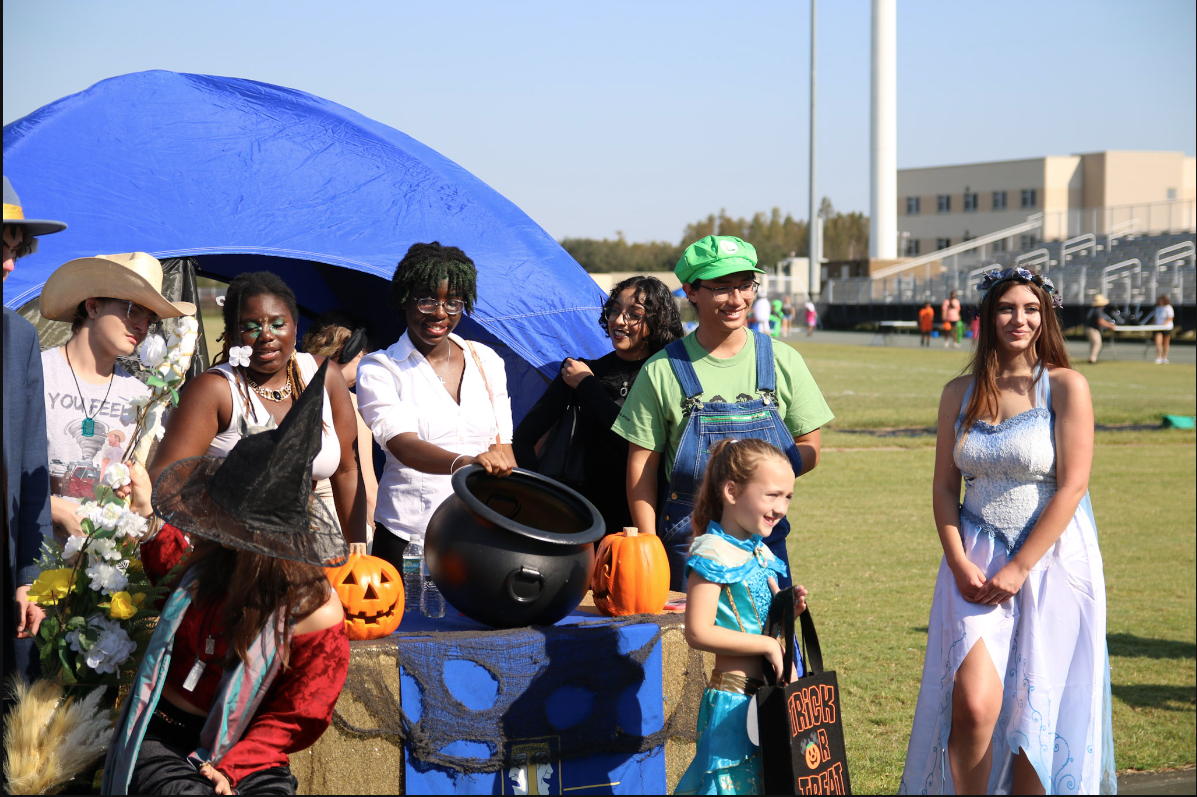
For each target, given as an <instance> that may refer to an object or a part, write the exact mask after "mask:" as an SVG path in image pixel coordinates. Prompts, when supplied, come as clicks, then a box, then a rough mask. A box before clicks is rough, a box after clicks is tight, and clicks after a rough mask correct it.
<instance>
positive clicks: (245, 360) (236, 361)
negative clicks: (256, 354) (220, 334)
mask: <svg viewBox="0 0 1197 797" xmlns="http://www.w3.org/2000/svg"><path fill="white" fill-rule="evenodd" d="M253 351H254V350H253V347H252V346H233V347H232V348H231V349H229V365H231V366H233V367H234V368H236V367H238V366H242V365H244V366H246V367H249V355H251V354H253Z"/></svg>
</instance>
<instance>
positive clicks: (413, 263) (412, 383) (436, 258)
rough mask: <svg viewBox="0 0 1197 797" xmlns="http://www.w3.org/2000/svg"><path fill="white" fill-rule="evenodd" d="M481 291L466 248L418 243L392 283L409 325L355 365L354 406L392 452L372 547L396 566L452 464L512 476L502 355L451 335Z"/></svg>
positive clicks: (441, 492) (418, 535) (440, 493)
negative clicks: (355, 401)
mask: <svg viewBox="0 0 1197 797" xmlns="http://www.w3.org/2000/svg"><path fill="white" fill-rule="evenodd" d="M476 293H477V270H476V269H475V267H474V262H473V261H472V260H470V258H469V257H467V256H466V254H465V252H463V251H461V250H460V249H458V248H457V247H455V246H441V244H440V243H439V242H436V241H434V242H432V243H429V244H414V245H413V246H412V247H411V248H410V249H408V251H407V254H406V255H404V257H403V260H401V261H399V265H398V267H397V268H396V269H395V276H394V278H393V279H392V282H391V301H392V303H393V305H394V306H395V309H397V310H399V311H400V312H402V313H403V314H404V316H405V318H406V320H407V331H406V332H405V333H404V334H403V336H402V337H400V338H399V340H398V342H396V343H395V344H394V345H392V346H391V347H390V348H387V349H385V350H383V351H379V352H374V353H373V354H370V355H367V356H366V357H364V358H362V362H361V364H360V365H359V366H358V371H357V401H358V411H359V412H360V413H361V416H362V419H363V420H364V421H365V422H366V425H367V426H369V427H370V431H371V432H372V433H373V435H374V439H375V440H377V441H378V444H379V445H380V446H382V448H383V450H384V451H385V452H386V465H385V466H384V467H383V471H382V478H381V479H379V482H378V499H377V504H376V505H375V510H374V521H375V523H374V548H373V554H374V555H375V556H377V557H380V558H382V559H386V560H387V561H389V562H391V563H392V564H394V565H395V566H396V567H402V564H403V563H402V559H403V551H404V550H405V549H406V548H407V545H408V543H409V542H418V543H420V544H421V545H422V544H423V539H424V531H425V529H426V528H427V526H428V520H429V518H431V517H432V513H433V512H434V511H435V510H436V508H437V507H438V506H440V504H441V502H442V501H444V500H445V499H446V498H448V497H449V496H450V495H451V494H452V493H453V487H452V484H451V480H450V477H451V476H452V474H453V473H454V472H455V471H457V470H459V469H461V468H463V467H465V466H466V465H470V464H475V463H476V464H478V465H481V466H482V467H483V468H485V469H486V471H487V473H493V474H497V475H500V476H506V475H508V474H510V473H511V471H512V469H513V468H514V467H515V457H514V455H513V454H512V453H511V432H512V423H511V399H510V398H509V397H508V395H507V373H506V371H505V369H504V367H503V360H502V359H501V358H500V357H499V355H498V354H496V353H495V352H494V351H493V350H491V349H490V348H489V347H487V346H483V345H482V344H480V343H475V342H472V341H466V340H464V339H462V338H460V337H458V336H457V335H454V334H453V329H454V328H455V327H456V326H457V324H458V322H459V321H461V317H462V313H469V312H472V311H473V307H474V300H475V297H476Z"/></svg>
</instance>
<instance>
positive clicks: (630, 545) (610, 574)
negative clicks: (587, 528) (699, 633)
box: [590, 527, 669, 617]
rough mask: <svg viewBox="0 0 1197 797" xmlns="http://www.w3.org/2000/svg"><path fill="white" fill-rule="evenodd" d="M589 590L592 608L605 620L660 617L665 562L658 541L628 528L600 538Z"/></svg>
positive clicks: (666, 576)
mask: <svg viewBox="0 0 1197 797" xmlns="http://www.w3.org/2000/svg"><path fill="white" fill-rule="evenodd" d="M590 588H591V589H592V590H593V591H594V605H595V607H596V608H597V609H598V610H599V611H600V612H602V613H603V614H605V615H607V616H608V617H618V616H622V615H627V614H660V613H661V611H662V610H663V609H664V608H665V601H666V600H668V599H669V559H668V558H666V556H665V546H664V545H663V544H662V543H661V538H660V537H658V536H657V535H656V534H640V533H639V531H638V530H637V529H635V528H630V527H629V528H625V529H624V530H623V531H621V532H619V533H618V534H611V535H608V536H606V537H604V538H603V541H602V542H601V543H599V549H598V556H596V557H595V561H594V575H593V577H592V578H591V579H590Z"/></svg>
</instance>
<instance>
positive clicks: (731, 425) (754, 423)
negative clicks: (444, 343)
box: [657, 331, 802, 591]
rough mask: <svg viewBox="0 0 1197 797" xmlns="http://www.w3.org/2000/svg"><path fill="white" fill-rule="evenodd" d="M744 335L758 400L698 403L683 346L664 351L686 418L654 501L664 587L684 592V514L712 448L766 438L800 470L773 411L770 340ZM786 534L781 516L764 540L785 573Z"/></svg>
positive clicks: (782, 582)
mask: <svg viewBox="0 0 1197 797" xmlns="http://www.w3.org/2000/svg"><path fill="white" fill-rule="evenodd" d="M749 334H751V335H755V336H756V389H757V393H758V394H759V396H760V397H759V398H748V397H747V396H744V395H743V394H741V396H742V397H743V398H744V399H745V400H742V401H711V402H706V403H705V404H704V403H703V402H702V401H701V400H700V399H699V397H700V396H701V395H702V393H703V390H702V385H701V384H700V383H699V381H698V374H696V373H694V366H693V365H691V363H690V357H689V356H688V355H687V354H686V346H685V344H684V343H683V342H682V341H680V340H678V341H674V342H673V343H670V344H669V345H668V346H666V347H665V351H666V353H667V354H668V355H669V363H670V365H672V366H673V372H674V374H676V375H677V380H678V382H680V383H681V386H682V392H683V393H685V395H686V399H685V401H684V402H683V404H682V409H683V411H684V414H685V416H686V418H687V422H686V429H685V431H683V432H682V439H681V441H680V442H679V443H678V449H677V457H676V458H675V459H674V461H673V475H672V476H671V477H670V480H669V487H668V491H667V492H666V493H664V495H663V496H662V498H661V500H660V501H658V503H657V506H658V507H661V509H660V510H659V517H660V520H659V521H658V526H659V528H660V531H659V534H660V537H661V542H663V543H665V553H666V554H667V555H668V557H669V588H670V589H672V590H678V591H685V589H686V584H685V581H684V580H683V579H684V578H685V576H684V570H685V566H686V557H687V556H688V555H689V552H690V539H691V537H692V536H693V535H692V534H691V529H690V515H691V514H692V513H693V512H694V503H695V501H696V500H697V498H698V489H699V487H700V486H701V485H702V475H703V473H704V472H705V471H706V467H707V460H708V459H710V457H711V446H712V445H714V444H715V443H716V442H718V441H719V440H722V439H723V438H725V437H734V438H736V439H737V440H741V439H744V438H749V437H753V438H759V439H761V440H766V441H768V442H770V443H772V444H773V445H775V446H777V447H778V448H780V449H781V450H782V451H784V452H785V453H786V456H787V457H789V459H790V465H792V466H793V468H794V473H801V472H802V455H801V454H799V453H798V446H796V445H794V435H792V434H790V430H789V429H787V428H786V425H785V422H784V421H782V419H781V414H780V413H779V412H778V411H777V398H776V389H777V375H776V373H775V372H774V369H773V342H772V341H771V340H770V339H769V337H768V336H767V335H763V334H761V333H760V332H755V331H753V332H749ZM789 533H790V521H789V518H785V519H783V520H782V521H781V522H780V523H778V524H777V525H776V526H774V527H773V533H772V534H770V535H769V536H768V538H766V541H765V544H766V545H768V547H769V550H771V551H772V552H773V554H774V555H775V556H776V557H777V558H778V559H780V560H781V561H783V562H785V564H786V569H787V570H789V564H790V559H789V556H788V555H787V554H786V542H785V540H786V536H788V535H789ZM777 581H778V586H779V587H781V588H782V589H785V588H786V587H788V586H790V584H791V580H790V577H789V576H788V575H786V576H784V577H779V578H778V580H777Z"/></svg>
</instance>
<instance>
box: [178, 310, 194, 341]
mask: <svg viewBox="0 0 1197 797" xmlns="http://www.w3.org/2000/svg"><path fill="white" fill-rule="evenodd" d="M175 329H176V330H177V331H178V333H179V334H180V335H182V336H184V337H186V336H187V335H198V334H199V322H198V321H196V320H195V316H191V315H185V316H183V317H182V318H180V319H179V320H178V322H177V323H176V324H175Z"/></svg>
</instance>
